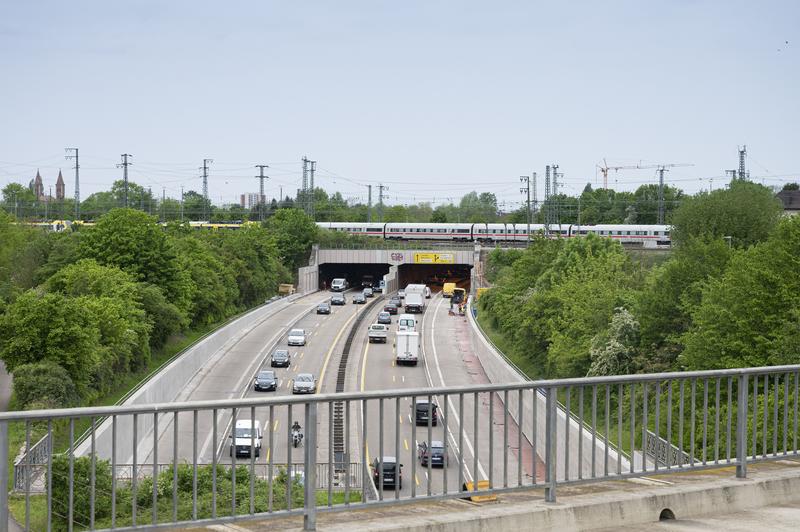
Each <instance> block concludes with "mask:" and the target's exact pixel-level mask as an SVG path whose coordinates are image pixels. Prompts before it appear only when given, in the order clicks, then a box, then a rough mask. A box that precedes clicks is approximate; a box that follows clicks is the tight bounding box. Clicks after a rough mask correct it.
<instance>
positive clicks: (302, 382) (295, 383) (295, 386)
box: [292, 373, 317, 393]
mask: <svg viewBox="0 0 800 532" xmlns="http://www.w3.org/2000/svg"><path fill="white" fill-rule="evenodd" d="M292 393H317V379H316V378H314V375H312V374H311V373H298V374H297V377H295V378H294V379H292Z"/></svg>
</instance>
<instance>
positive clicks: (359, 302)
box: [353, 294, 367, 305]
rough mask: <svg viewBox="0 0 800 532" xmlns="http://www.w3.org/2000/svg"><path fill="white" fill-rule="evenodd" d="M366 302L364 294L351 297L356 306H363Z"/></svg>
mask: <svg viewBox="0 0 800 532" xmlns="http://www.w3.org/2000/svg"><path fill="white" fill-rule="evenodd" d="M366 302H367V298H366V297H364V294H355V295H354V296H353V303H354V304H356V305H363V304H364V303H366Z"/></svg>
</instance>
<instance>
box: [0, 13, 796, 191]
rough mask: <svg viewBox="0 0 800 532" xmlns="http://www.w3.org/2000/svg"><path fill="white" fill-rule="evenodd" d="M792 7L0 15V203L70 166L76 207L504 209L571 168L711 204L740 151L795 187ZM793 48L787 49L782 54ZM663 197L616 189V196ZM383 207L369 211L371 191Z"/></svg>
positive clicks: (570, 181) (577, 185)
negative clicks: (139, 191)
mask: <svg viewBox="0 0 800 532" xmlns="http://www.w3.org/2000/svg"><path fill="white" fill-rule="evenodd" d="M799 30H800V2H797V1H784V2H778V1H763V2H752V1H751V2H741V1H702V0H696V1H691V0H686V1H669V2H667V1H662V2H649V1H642V0H638V1H618V2H600V1H586V2H533V1H529V2H436V1H425V2H398V1H374V0H373V1H363V2H317V1H303V2H198V1H191V2H188V1H186V2H155V1H136V2H133V1H131V2H123V1H114V2H110V1H93V2H88V1H74V2H41V1H25V2H22V1H16V2H11V1H9V2H4V3H2V4H0V118H1V120H0V186H2V185H3V184H5V183H7V182H8V181H10V180H24V181H26V182H27V180H28V179H30V178H32V177H33V175H35V172H36V168H37V166H41V168H42V173H43V176H44V178H45V182H46V184H48V185H49V184H52V183H53V182H54V181H55V175H56V174H57V170H58V168H59V167H60V168H63V169H64V171H65V174H66V175H65V177H67V183H68V185H67V194H68V195H71V194H72V188H73V185H72V177H71V175H72V173H71V171H69V170H68V168H69V165H70V163H69V162H67V161H64V159H63V148H64V147H67V146H78V147H79V148H80V149H81V157H82V161H81V162H82V166H83V168H82V174H81V176H82V180H81V181H82V185H81V188H82V197H84V198H85V197H86V196H88V195H89V194H90V193H91V192H94V191H97V190H101V189H107V188H108V187H109V186H110V184H111V182H112V181H113V180H114V179H116V178H118V177H119V176H120V172H121V171H120V170H117V169H116V168H115V164H116V163H118V162H119V161H120V157H119V155H120V154H121V153H124V152H127V153H131V154H133V155H134V157H133V159H132V161H133V162H134V166H133V167H132V168H131V179H133V180H135V181H137V182H139V183H141V184H144V185H145V186H152V187H153V189H154V192H156V191H157V192H158V193H159V194H160V193H161V187H162V186H165V187H167V194H168V195H170V196H173V197H177V196H178V195H179V192H180V186H181V185H184V186H185V187H186V189H187V190H188V189H195V190H200V180H199V178H198V177H197V176H198V175H199V172H198V170H197V167H198V166H200V165H201V164H202V159H203V158H206V157H207V158H212V159H214V160H215V162H214V164H213V165H212V166H211V173H210V175H211V178H210V195H211V197H212V200H213V201H214V202H217V203H218V202H219V201H220V199H222V200H224V201H225V202H230V201H236V200H238V194H239V193H243V192H254V191H256V190H257V180H256V179H254V178H253V177H251V176H254V175H256V171H255V169H253V168H251V167H252V165H255V164H258V163H266V164H270V165H271V166H273V168H272V169H271V170H269V171H268V174H269V175H271V176H273V179H272V180H270V182H269V184H268V192H269V194H270V195H277V193H278V187H279V186H283V187H284V191H287V190H290V191H292V192H293V191H294V189H296V188H297V187H298V185H299V182H300V162H299V160H300V158H301V157H302V156H303V155H308V157H309V158H311V159H315V160H317V161H319V162H318V168H319V172H318V174H317V184H318V185H320V186H323V187H324V188H326V189H327V190H329V191H332V190H337V189H338V190H341V191H342V192H343V193H344V194H345V196H349V197H350V196H351V197H356V196H359V197H361V198H364V199H365V198H366V187H364V186H362V185H365V184H368V183H372V184H375V185H377V184H378V183H379V182H384V183H387V184H388V185H389V191H388V196H389V202H391V203H395V202H400V203H404V202H409V201H413V200H417V201H419V200H433V199H434V198H435V201H436V202H437V203H439V202H441V201H442V200H443V199H444V198H448V197H452V198H458V197H459V196H461V195H462V194H464V193H465V192H467V191H469V190H471V189H473V188H474V189H477V190H479V191H481V190H492V191H494V192H496V193H497V194H498V196H499V197H500V198H501V199H502V200H505V201H507V202H508V203H507V205H508V206H512V204H513V203H514V202H518V201H520V200H521V195H520V193H519V181H518V176H519V175H521V174H524V173H529V172H531V171H536V172H538V173H539V190H540V197H541V195H542V193H543V189H544V186H543V174H544V167H545V165H546V164H549V163H553V162H555V163H558V164H559V165H560V167H561V168H560V170H561V171H562V172H564V174H565V185H566V190H567V192H577V191H579V190H580V189H582V188H583V185H584V184H585V183H586V182H587V181H591V182H592V183H593V184H599V183H601V181H600V177H599V176H598V175H597V173H596V169H595V165H596V164H597V163H598V162H600V161H602V159H603V158H604V157H605V158H606V159H607V160H608V162H609V164H612V165H614V164H617V165H622V164H635V163H636V162H637V161H638V160H643V161H645V163H694V165H695V166H694V167H691V168H675V169H673V171H672V172H670V173H669V174H668V176H667V179H668V181H671V182H673V183H674V184H675V185H678V186H680V187H681V188H683V189H685V190H686V191H688V192H695V191H697V190H699V189H701V188H708V186H709V185H710V181H709V179H708V178H711V177H714V178H715V179H714V187H715V188H717V187H719V186H721V185H722V184H723V183H724V182H725V179H724V178H723V177H722V176H723V174H724V169H729V168H734V167H735V166H736V157H737V154H736V149H737V145H738V144H742V143H747V145H748V150H749V153H750V155H751V157H750V159H749V168H750V171H751V173H752V175H754V176H758V177H757V179H758V180H759V181H760V180H761V179H762V178H763V179H764V180H765V181H764V182H765V183H767V184H780V183H782V182H784V181H787V180H789V179H790V178H791V177H793V176H797V175H800V160H798V148H800V142H799V141H800V135H798V125H800V104H799V103H798V94H800V83H798V81H800V35H799V34H798V33H800V31H799ZM787 40H788V41H789V44H788V45H787V44H786V43H785V41H787ZM653 180H654V173H653V171H651V170H646V171H645V170H641V171H629V172H624V173H622V172H621V173H619V174H618V175H617V176H616V179H614V176H613V175H612V179H610V182H611V185H612V186H615V187H616V188H619V189H633V188H635V187H636V186H638V185H639V184H641V183H643V182H651V181H653ZM375 194H376V195H377V192H375Z"/></svg>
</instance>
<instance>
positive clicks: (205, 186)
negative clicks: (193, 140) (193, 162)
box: [203, 159, 214, 219]
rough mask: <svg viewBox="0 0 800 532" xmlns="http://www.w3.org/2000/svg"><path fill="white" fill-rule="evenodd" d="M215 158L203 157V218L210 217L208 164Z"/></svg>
mask: <svg viewBox="0 0 800 532" xmlns="http://www.w3.org/2000/svg"><path fill="white" fill-rule="evenodd" d="M213 162H214V159H203V218H204V219H205V218H208V165H209V164H211V163H213Z"/></svg>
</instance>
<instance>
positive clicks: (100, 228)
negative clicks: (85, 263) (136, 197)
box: [81, 209, 194, 310]
mask: <svg viewBox="0 0 800 532" xmlns="http://www.w3.org/2000/svg"><path fill="white" fill-rule="evenodd" d="M81 249H82V255H83V256H84V257H87V258H93V259H95V260H96V261H97V262H99V263H100V264H107V265H111V266H117V267H118V268H120V269H121V270H124V271H126V272H128V273H130V274H131V275H132V276H133V277H134V279H135V280H137V281H143V282H147V283H151V284H154V285H156V286H158V287H160V288H161V289H162V290H164V293H165V294H166V296H167V298H168V299H169V300H170V301H172V302H173V303H175V304H176V305H177V306H178V308H180V309H183V310H186V309H187V308H188V306H189V304H190V301H191V299H192V295H193V294H192V292H193V290H194V287H193V284H192V283H191V280H190V279H188V277H187V276H186V274H185V273H184V272H182V271H181V270H180V265H179V263H178V260H177V256H176V254H175V250H174V249H173V247H172V245H171V243H170V241H169V238H168V237H167V235H166V234H165V233H164V230H163V229H162V228H161V227H160V226H159V225H158V224H157V223H156V221H155V219H154V218H153V217H151V216H148V215H147V214H145V213H143V212H140V211H136V210H133V209H115V210H113V211H111V212H109V213H108V214H107V215H105V216H103V217H102V218H100V220H98V222H97V225H96V226H95V227H94V228H92V230H91V231H87V233H86V235H84V237H83V238H82V239H81Z"/></svg>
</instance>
